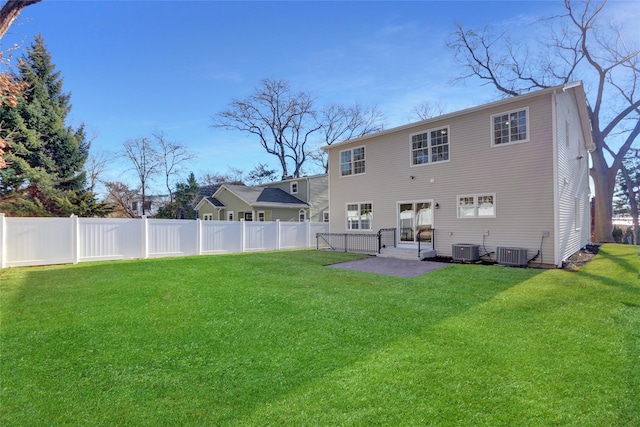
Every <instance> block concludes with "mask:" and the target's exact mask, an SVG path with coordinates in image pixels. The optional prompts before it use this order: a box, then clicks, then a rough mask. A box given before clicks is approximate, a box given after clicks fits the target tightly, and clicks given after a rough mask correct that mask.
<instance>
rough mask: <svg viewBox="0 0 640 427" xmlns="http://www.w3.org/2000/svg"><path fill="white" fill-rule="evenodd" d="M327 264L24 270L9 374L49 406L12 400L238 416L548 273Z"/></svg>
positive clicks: (270, 260)
mask: <svg viewBox="0 0 640 427" xmlns="http://www.w3.org/2000/svg"><path fill="white" fill-rule="evenodd" d="M331 259H332V260H334V261H336V262H337V261H338V260H340V259H345V258H341V257H340V256H335V257H333V256H331ZM326 263H327V255H326V254H323V255H322V256H317V257H316V255H315V252H308V251H305V252H304V253H297V252H292V253H290V254H289V256H287V257H284V256H282V255H281V254H279V255H277V256H274V255H272V254H243V255H237V256H225V257H219V258H218V257H194V258H191V257H188V258H174V259H162V260H144V261H134V262H123V263H109V264H105V263H100V264H95V265H83V266H70V267H69V268H50V269H38V270H31V271H28V272H26V273H25V274H24V277H23V278H21V279H20V281H21V283H20V284H19V285H18V286H19V287H20V289H19V290H18V291H17V292H18V294H19V295H14V297H13V298H11V300H10V301H9V302H7V303H8V304H10V305H11V306H12V307H11V314H10V316H16V317H14V318H12V319H10V320H11V321H10V322H7V323H5V325H4V327H3V329H4V331H3V335H5V337H6V338H7V339H5V340H3V341H4V352H5V356H4V359H3V360H5V361H6V362H8V365H11V366H14V367H16V369H15V370H9V369H7V370H4V373H3V374H2V376H3V383H4V384H7V385H9V386H11V385H12V384H14V385H17V384H24V381H25V380H26V381H28V382H29V383H33V384H38V387H39V393H40V392H42V393H44V394H45V395H48V396H50V400H49V401H48V402H46V401H42V400H41V399H38V398H37V397H38V396H36V395H34V394H33V392H34V390H35V389H34V388H32V387H22V388H21V390H22V391H20V392H19V393H18V395H17V396H16V397H15V398H16V399H18V400H19V401H20V400H23V401H32V402H36V403H33V405H35V406H38V407H39V411H37V412H38V413H40V414H43V413H47V414H49V415H47V417H50V420H53V419H58V420H67V421H69V422H72V421H74V420H77V419H79V418H77V417H80V416H83V417H85V418H86V415H87V413H89V417H88V419H92V420H93V422H94V423H95V424H101V423H105V422H109V421H113V420H114V419H115V418H114V417H115V414H119V415H118V417H119V420H120V421H122V422H123V423H130V424H136V423H149V422H152V423H153V422H157V423H160V422H163V423H167V424H176V423H185V422H186V423H190V422H191V423H193V422H203V423H211V424H224V423H234V422H235V421H237V420H239V419H242V418H243V417H244V416H246V415H247V414H250V413H252V412H253V410H254V409H255V408H257V407H262V406H263V405H268V404H269V403H270V402H274V401H277V400H279V399H280V398H281V397H282V396H285V395H287V394H290V393H292V392H294V391H295V390H297V389H299V388H300V387H303V386H304V385H305V384H309V383H313V382H316V381H318V379H320V378H323V377H325V376H327V375H329V374H330V373H331V372H335V371H340V370H343V369H345V368H348V367H349V366H351V365H353V364H356V363H358V361H360V360H363V359H364V358H367V357H369V356H370V355H371V354H375V353H376V352H378V351H380V349H383V348H385V347H386V346H388V345H389V344H390V343H393V342H397V341H399V340H402V339H403V338H405V337H410V336H413V335H415V334H420V333H421V331H424V330H426V329H428V328H430V327H432V326H433V325H435V324H437V323H439V322H442V321H443V320H444V319H447V318H449V317H455V316H459V315H460V314H461V313H463V312H464V311H466V310H469V309H470V308H472V307H474V306H476V305H478V304H481V303H483V302H485V301H487V300H489V299H491V298H494V297H495V296H496V295H497V294H499V293H501V292H504V291H505V290H507V289H509V288H511V287H513V286H517V285H518V284H519V283H521V282H522V281H525V280H528V279H529V278H531V277H533V276H534V275H537V274H540V273H541V272H542V271H540V270H530V269H511V268H502V267H488V266H462V265H455V266H451V267H450V268H446V269H442V270H439V271H436V272H432V273H429V274H427V275H424V276H420V277H418V278H414V279H404V278H397V277H389V276H380V275H375V274H369V273H359V272H352V271H341V270H335V269H327V268H324V267H323V265H325V264H326ZM34 302H36V303H35V304H34ZM42 318H46V319H48V320H47V321H46V322H42V321H41V319H42ZM38 319H40V320H38ZM4 332H7V333H6V334H4ZM18 359H20V360H18ZM65 390H66V391H67V392H64V391H65ZM71 390H73V392H69V391H71ZM63 396H64V398H63ZM9 403H10V404H11V403H12V402H9ZM14 407H16V406H15V404H14ZM83 414H84V415H83ZM16 419H18V420H22V421H29V415H28V414H18V416H17V418H16ZM31 420H33V419H31ZM41 421H42V420H41Z"/></svg>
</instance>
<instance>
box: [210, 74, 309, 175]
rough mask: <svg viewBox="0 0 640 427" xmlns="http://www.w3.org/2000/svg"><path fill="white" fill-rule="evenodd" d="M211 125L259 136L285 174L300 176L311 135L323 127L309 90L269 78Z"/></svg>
mask: <svg viewBox="0 0 640 427" xmlns="http://www.w3.org/2000/svg"><path fill="white" fill-rule="evenodd" d="M212 127H214V128H222V129H230V130H237V131H241V132H246V133H248V134H250V135H254V136H257V137H258V140H259V142H260V145H262V147H263V148H264V149H265V150H266V151H267V153H268V154H271V155H273V156H276V157H277V159H278V161H279V162H280V167H281V168H282V177H283V178H285V177H287V176H290V175H291V176H294V177H298V176H300V173H301V171H302V166H303V165H304V163H305V161H306V160H307V154H308V150H307V144H308V142H309V138H310V136H311V135H312V134H313V133H314V132H316V131H318V130H319V129H320V125H318V123H317V122H316V120H315V111H314V110H313V99H312V97H311V95H310V94H308V93H306V92H297V93H295V92H293V90H292V89H291V87H290V85H289V83H288V82H287V81H284V80H268V79H267V80H263V81H262V84H261V85H260V86H258V87H256V88H255V89H254V91H253V93H252V94H251V95H250V96H249V97H247V98H246V99H243V100H234V101H232V102H231V104H230V105H229V109H227V110H225V111H221V112H219V113H217V114H216V115H215V116H214V117H213V124H212Z"/></svg>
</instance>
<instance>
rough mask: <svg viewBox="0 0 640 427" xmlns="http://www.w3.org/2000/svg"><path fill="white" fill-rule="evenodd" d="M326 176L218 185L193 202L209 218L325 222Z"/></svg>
mask: <svg viewBox="0 0 640 427" xmlns="http://www.w3.org/2000/svg"><path fill="white" fill-rule="evenodd" d="M327 185H328V177H327V175H326V174H325V175H315V176H310V177H301V178H292V179H287V180H283V181H278V182H274V183H270V184H262V185H256V186H244V185H230V184H222V185H220V186H218V187H216V188H215V189H212V191H213V193H212V194H210V195H206V196H204V197H202V199H201V200H200V201H199V202H198V204H197V205H196V210H197V211H198V218H200V219H202V220H213V221H239V220H241V219H243V220H245V221H275V220H280V221H307V220H310V221H315V222H320V221H328V208H329V201H328V188H327Z"/></svg>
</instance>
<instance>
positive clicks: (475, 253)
mask: <svg viewBox="0 0 640 427" xmlns="http://www.w3.org/2000/svg"><path fill="white" fill-rule="evenodd" d="M451 252H452V253H453V260H454V261H458V262H475V261H478V260H479V259H480V255H479V252H480V245H471V244H468V243H456V244H455V245H452V246H451Z"/></svg>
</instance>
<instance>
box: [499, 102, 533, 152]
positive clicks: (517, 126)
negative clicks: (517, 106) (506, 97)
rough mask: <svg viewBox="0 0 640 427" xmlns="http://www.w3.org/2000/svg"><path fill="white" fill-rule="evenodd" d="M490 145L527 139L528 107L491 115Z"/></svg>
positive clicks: (525, 140)
mask: <svg viewBox="0 0 640 427" xmlns="http://www.w3.org/2000/svg"><path fill="white" fill-rule="evenodd" d="M491 126H492V127H491V145H492V146H496V145H504V144H510V143H514V142H527V141H528V140H529V109H528V108H523V109H521V110H513V111H507V112H505V113H500V114H495V115H493V116H491Z"/></svg>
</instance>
